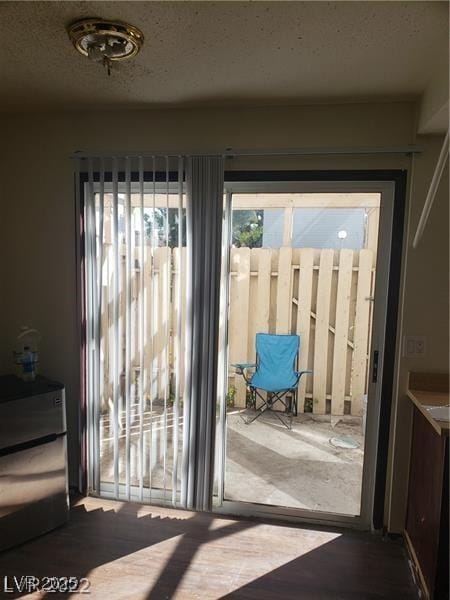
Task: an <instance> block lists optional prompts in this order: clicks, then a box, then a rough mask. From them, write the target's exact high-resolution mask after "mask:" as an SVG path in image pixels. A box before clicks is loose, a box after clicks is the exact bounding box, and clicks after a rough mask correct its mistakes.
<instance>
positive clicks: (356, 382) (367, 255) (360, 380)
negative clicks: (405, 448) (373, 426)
mask: <svg viewBox="0 0 450 600" xmlns="http://www.w3.org/2000/svg"><path fill="white" fill-rule="evenodd" d="M372 260H373V251H372V250H361V251H360V253H359V269H358V287H357V292H356V314H355V336H354V350H353V360H352V389H351V396H352V404H351V414H352V415H356V416H361V415H362V405H363V396H364V392H365V389H366V374H367V352H368V341H369V311H370V300H369V297H370V287H371V278H372Z"/></svg>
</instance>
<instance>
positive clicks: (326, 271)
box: [313, 249, 334, 415]
mask: <svg viewBox="0 0 450 600" xmlns="http://www.w3.org/2000/svg"><path fill="white" fill-rule="evenodd" d="M333 258H334V250H330V249H324V250H322V251H321V252H320V264H319V281H318V284H317V306H316V332H315V339H314V374H313V412H314V413H316V414H319V415H324V414H325V413H326V395H327V371H328V368H327V365H328V336H329V331H328V327H329V324H330V302H331V277H332V274H333Z"/></svg>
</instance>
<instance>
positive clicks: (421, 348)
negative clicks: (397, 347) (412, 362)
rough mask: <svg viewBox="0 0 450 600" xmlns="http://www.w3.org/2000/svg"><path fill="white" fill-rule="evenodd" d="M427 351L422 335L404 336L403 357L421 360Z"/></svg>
mask: <svg viewBox="0 0 450 600" xmlns="http://www.w3.org/2000/svg"><path fill="white" fill-rule="evenodd" d="M426 351H427V344H426V337H425V336H424V335H405V337H404V340H403V356H409V357H414V358H422V357H424V356H425V354H426Z"/></svg>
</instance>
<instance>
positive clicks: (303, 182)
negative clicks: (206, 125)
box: [215, 170, 407, 529]
mask: <svg viewBox="0 0 450 600" xmlns="http://www.w3.org/2000/svg"><path fill="white" fill-rule="evenodd" d="M406 176H407V173H406V171H400V170H398V171H397V170H395V171H390V170H389V171H378V170H372V171H268V172H267V171H266V172H263V171H229V172H226V173H225V194H226V196H227V198H228V206H227V208H226V211H227V212H228V213H229V211H230V210H231V206H230V205H229V204H230V196H231V194H232V193H233V192H253V193H256V192H258V191H259V192H261V191H263V190H262V188H261V185H263V186H264V191H273V192H280V193H282V192H294V191H297V192H299V193H302V192H311V191H314V192H333V191H339V192H343V191H351V192H364V191H365V192H369V191H370V192H378V191H379V192H380V193H381V194H382V195H383V194H384V195H385V199H387V200H388V202H386V201H385V202H383V199H382V202H381V206H380V208H381V210H380V233H379V242H378V248H379V251H378V258H377V275H376V288H375V289H380V284H381V282H383V283H384V282H386V285H387V289H386V291H385V293H383V292H381V296H382V297H380V292H379V293H378V300H377V301H376V302H375V306H374V315H373V321H374V323H376V322H378V328H379V329H381V330H380V331H378V332H377V331H375V328H374V329H373V334H372V339H371V341H370V344H371V345H370V355H369V357H370V358H369V365H368V373H369V394H371V395H372V396H373V399H372V403H369V407H368V415H367V429H366V436H365V449H364V469H363V485H362V497H361V513H360V515H358V516H349V515H341V514H334V513H326V512H319V511H311V510H304V509H298V508H287V507H280V506H270V505H264V504H257V503H250V502H237V501H230V500H226V499H225V498H224V474H223V473H222V476H221V477H219V478H218V493H217V497H216V507H215V511H216V512H220V513H227V514H238V515H244V516H254V517H262V518H277V519H282V520H288V521H300V522H303V521H305V522H312V523H318V524H327V525H330V524H332V525H345V526H347V527H354V528H358V529H379V528H381V527H382V526H383V516H384V496H385V489H386V474H387V457H388V446H389V428H390V413H391V404H392V395H393V384H394V369H395V361H396V352H395V344H387V345H385V344H384V341H385V339H395V337H396V332H397V321H398V304H399V291H400V287H399V281H400V277H399V274H400V270H401V265H402V253H403V228H404V215H405V201H406V196H405V191H406ZM223 276H224V277H226V276H227V274H223ZM227 294H228V290H227ZM226 337H227V336H226V334H225V339H226ZM374 350H377V351H378V352H379V356H381V357H382V361H381V363H380V364H379V365H378V372H379V378H378V380H377V382H376V383H373V381H372V373H373V368H374V367H373V362H374V360H373V359H374ZM225 368H226V366H225ZM225 411H226V407H225V405H224V403H222V407H221V415H220V417H219V426H222V428H223V435H222V440H221V444H220V447H219V448H218V449H217V451H218V452H219V456H220V463H221V467H222V470H224V467H225V456H226V431H225V425H224V423H225V422H226V415H225V414H222V413H224V412H225Z"/></svg>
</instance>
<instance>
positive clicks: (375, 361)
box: [372, 350, 379, 383]
mask: <svg viewBox="0 0 450 600" xmlns="http://www.w3.org/2000/svg"><path fill="white" fill-rule="evenodd" d="M378 356H379V352H378V350H374V351H373V365H372V383H376V382H377V380H378Z"/></svg>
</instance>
